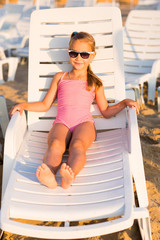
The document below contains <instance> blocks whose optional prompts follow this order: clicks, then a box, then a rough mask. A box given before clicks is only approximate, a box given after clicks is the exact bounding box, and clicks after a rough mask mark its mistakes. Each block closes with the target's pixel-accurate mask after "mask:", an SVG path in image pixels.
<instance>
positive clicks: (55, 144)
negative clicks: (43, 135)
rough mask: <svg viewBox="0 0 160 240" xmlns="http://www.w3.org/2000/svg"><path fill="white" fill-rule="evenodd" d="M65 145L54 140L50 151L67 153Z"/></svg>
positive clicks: (50, 145)
mask: <svg viewBox="0 0 160 240" xmlns="http://www.w3.org/2000/svg"><path fill="white" fill-rule="evenodd" d="M65 149H66V147H65V145H64V144H63V143H62V142H61V141H59V140H58V139H54V140H53V141H52V142H51V143H50V144H49V150H50V151H52V150H54V151H58V152H62V153H64V152H65Z"/></svg>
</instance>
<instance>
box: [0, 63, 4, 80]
mask: <svg viewBox="0 0 160 240" xmlns="http://www.w3.org/2000/svg"><path fill="white" fill-rule="evenodd" d="M0 83H4V79H3V63H2V62H0Z"/></svg>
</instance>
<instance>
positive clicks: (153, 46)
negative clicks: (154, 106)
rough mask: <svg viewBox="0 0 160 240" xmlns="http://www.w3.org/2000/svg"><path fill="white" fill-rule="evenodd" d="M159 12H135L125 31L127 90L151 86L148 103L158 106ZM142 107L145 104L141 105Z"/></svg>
mask: <svg viewBox="0 0 160 240" xmlns="http://www.w3.org/2000/svg"><path fill="white" fill-rule="evenodd" d="M159 23H160V11H158V10H132V11H130V13H129V15H128V17H127V21H126V24H125V28H124V63H125V80H126V85H127V86H133V87H135V88H138V89H139V84H140V85H141V90H142V91H141V95H142V101H143V83H144V82H148V85H149V86H148V100H152V101H153V103H154V102H155V89H156V79H157V77H158V76H159V73H160V61H159V59H160V41H159V38H160V24H159ZM142 103H143V102H142Z"/></svg>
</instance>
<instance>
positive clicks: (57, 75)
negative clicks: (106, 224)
mask: <svg viewBox="0 0 160 240" xmlns="http://www.w3.org/2000/svg"><path fill="white" fill-rule="evenodd" d="M63 74H64V72H58V73H56V74H55V75H54V77H53V79H52V82H54V83H57V84H58V82H59V80H60V79H61V77H62V76H63Z"/></svg>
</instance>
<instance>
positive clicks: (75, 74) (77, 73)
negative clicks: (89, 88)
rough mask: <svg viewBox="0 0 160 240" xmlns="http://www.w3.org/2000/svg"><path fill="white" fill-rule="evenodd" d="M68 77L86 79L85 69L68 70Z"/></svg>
mask: <svg viewBox="0 0 160 240" xmlns="http://www.w3.org/2000/svg"><path fill="white" fill-rule="evenodd" d="M68 77H69V79H70V80H83V81H86V80H87V72H86V71H85V72H84V71H74V70H73V71H71V72H68Z"/></svg>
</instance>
